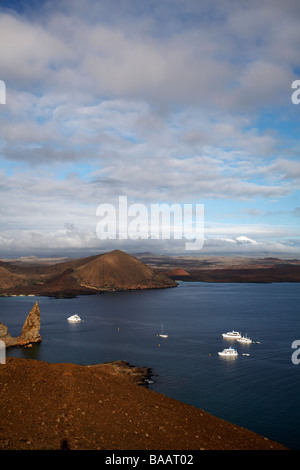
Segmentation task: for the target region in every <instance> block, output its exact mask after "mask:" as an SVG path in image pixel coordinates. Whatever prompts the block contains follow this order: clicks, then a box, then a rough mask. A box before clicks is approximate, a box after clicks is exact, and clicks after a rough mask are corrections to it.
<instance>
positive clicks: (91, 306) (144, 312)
mask: <svg viewBox="0 0 300 470" xmlns="http://www.w3.org/2000/svg"><path fill="white" fill-rule="evenodd" d="M36 300H38V302H39V306H40V311H41V331H40V332H41V336H42V339H43V341H42V343H40V344H38V345H34V346H33V347H32V348H31V349H11V350H9V351H8V352H7V355H8V356H18V357H27V358H34V359H39V360H44V361H48V362H72V363H75V364H96V363H102V362H106V361H112V360H126V361H128V362H129V363H130V364H133V365H137V366H147V367H150V368H151V369H152V381H153V383H151V384H149V385H148V387H149V388H151V389H153V390H155V391H157V392H160V393H163V394H165V395H167V396H169V397H172V398H175V399H177V400H180V401H182V402H185V403H188V404H191V405H194V406H196V407H198V408H202V409H203V410H205V411H208V412H209V413H211V414H213V415H215V416H218V417H220V418H223V419H225V420H227V421H230V422H233V423H235V424H238V425H240V426H243V427H245V428H248V429H250V430H252V431H254V432H257V433H259V434H262V435H264V436H266V437H268V438H270V439H272V440H276V441H278V442H280V443H282V444H284V445H286V446H288V447H290V448H292V449H300V427H299V422H300V393H299V389H300V364H299V365H297V364H294V363H293V361H292V354H293V353H294V352H295V350H294V349H292V343H293V341H294V340H300V311H299V306H300V289H299V284H297V283H282V284H221V283H220V284H219V283H201V282H193V283H188V282H184V283H180V285H179V286H178V287H176V288H172V289H162V290H148V291H136V292H122V293H119V292H113V293H105V294H101V295H90V296H79V297H77V298H73V299H54V298H48V297H10V298H0V321H2V322H3V323H4V324H6V325H7V326H8V330H9V332H10V334H11V335H13V336H17V335H18V334H20V331H21V328H22V325H23V323H24V321H25V318H26V316H27V314H28V313H29V311H30V309H31V308H32V306H33V305H34V302H35V301H36ZM75 313H77V314H78V315H80V317H81V318H82V322H81V323H79V324H70V323H69V322H68V321H67V317H68V316H70V315H73V314H75ZM162 324H163V328H164V332H166V333H168V335H169V336H168V338H166V339H163V338H161V337H159V336H158V333H159V332H160V330H161V325H162ZM233 329H234V330H237V331H241V332H242V333H243V334H246V333H247V335H248V337H250V338H251V339H253V340H254V341H255V342H254V343H253V344H250V345H241V344H240V343H237V342H236V341H230V342H229V341H228V340H224V339H223V338H222V333H223V332H226V331H231V330H233ZM229 345H232V346H234V347H236V349H237V350H238V352H239V355H238V357H237V358H234V359H228V358H227V359H226V358H221V357H220V356H219V355H218V351H221V350H222V349H223V348H225V347H229ZM243 354H250V355H249V356H244V355H243ZM299 357H300V355H299Z"/></svg>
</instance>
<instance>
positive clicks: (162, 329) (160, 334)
mask: <svg viewBox="0 0 300 470" xmlns="http://www.w3.org/2000/svg"><path fill="white" fill-rule="evenodd" d="M158 336H160V337H161V338H168V336H169V335H168V333H164V325H163V323H162V324H161V332H160V333H159V335H158Z"/></svg>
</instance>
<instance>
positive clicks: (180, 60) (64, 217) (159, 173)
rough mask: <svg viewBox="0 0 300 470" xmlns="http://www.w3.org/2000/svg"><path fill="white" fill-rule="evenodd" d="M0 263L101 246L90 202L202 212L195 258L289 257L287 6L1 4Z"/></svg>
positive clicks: (291, 184) (298, 30) (291, 10)
mask: <svg viewBox="0 0 300 470" xmlns="http://www.w3.org/2000/svg"><path fill="white" fill-rule="evenodd" d="M0 46H1V47H0V80H3V81H4V82H5V85H6V104H0V217H1V225H0V256H1V257H3V258H5V257H12V256H15V257H17V256H20V255H31V254H34V255H47V256H51V255H53V256H54V255H55V256H56V255H72V256H76V255H77V254H78V255H85V254H86V255H88V254H94V253H98V252H103V251H107V250H109V249H114V248H121V249H125V250H127V251H129V252H141V251H145V250H147V251H152V252H153V253H184V254H190V253H186V252H185V248H184V246H185V245H184V240H174V239H170V240H161V239H156V240H150V239H149V240H145V239H143V240H136V241H134V240H100V239H99V238H98V237H97V233H96V227H97V223H98V222H99V217H98V216H97V215H96V212H97V207H98V206H99V205H101V204H112V205H115V206H116V205H117V202H118V200H119V199H118V198H119V196H127V198H128V204H131V203H132V204H133V203H140V204H144V205H146V206H147V207H150V205H151V204H161V203H166V204H168V205H169V206H170V205H172V204H193V205H196V204H204V207H205V218H204V229H205V242H204V246H203V248H202V250H201V251H199V255H205V254H208V253H216V254H230V253H232V254H245V253H247V254H253V255H262V254H263V255H268V256H269V255H282V256H283V255H284V256H289V257H296V256H298V255H299V253H300V251H299V248H300V224H299V223H300V198H299V183H300V159H299V155H300V141H299V136H300V133H299V132H300V105H299V106H298V105H295V104H293V103H292V100H291V96H292V93H293V90H292V88H291V85H292V82H293V81H294V80H297V79H300V3H299V1H298V0H284V1H282V0H280V1H279V0H252V1H250V2H249V1H244V0H222V1H220V0H142V1H141V0H97V1H96V0H84V1H83V0H59V1H56V0H51V1H28V2H26V1H11V0H10V1H5V0H1V1H0Z"/></svg>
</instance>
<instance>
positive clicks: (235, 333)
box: [222, 330, 242, 339]
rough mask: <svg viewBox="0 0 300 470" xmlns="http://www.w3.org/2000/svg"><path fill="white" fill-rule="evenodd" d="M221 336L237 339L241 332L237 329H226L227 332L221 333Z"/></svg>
mask: <svg viewBox="0 0 300 470" xmlns="http://www.w3.org/2000/svg"><path fill="white" fill-rule="evenodd" d="M222 336H223V338H227V339H239V338H241V337H242V335H241V333H239V332H238V331H234V330H232V331H228V332H227V333H223V334H222Z"/></svg>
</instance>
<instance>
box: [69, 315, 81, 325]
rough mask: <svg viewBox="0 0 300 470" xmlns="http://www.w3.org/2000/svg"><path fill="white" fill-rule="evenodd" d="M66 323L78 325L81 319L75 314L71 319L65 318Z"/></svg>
mask: <svg viewBox="0 0 300 470" xmlns="http://www.w3.org/2000/svg"><path fill="white" fill-rule="evenodd" d="M67 320H68V321H70V322H72V323H79V322H81V318H80V316H79V315H77V313H75V315H72V316H71V317H69V318H67Z"/></svg>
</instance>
